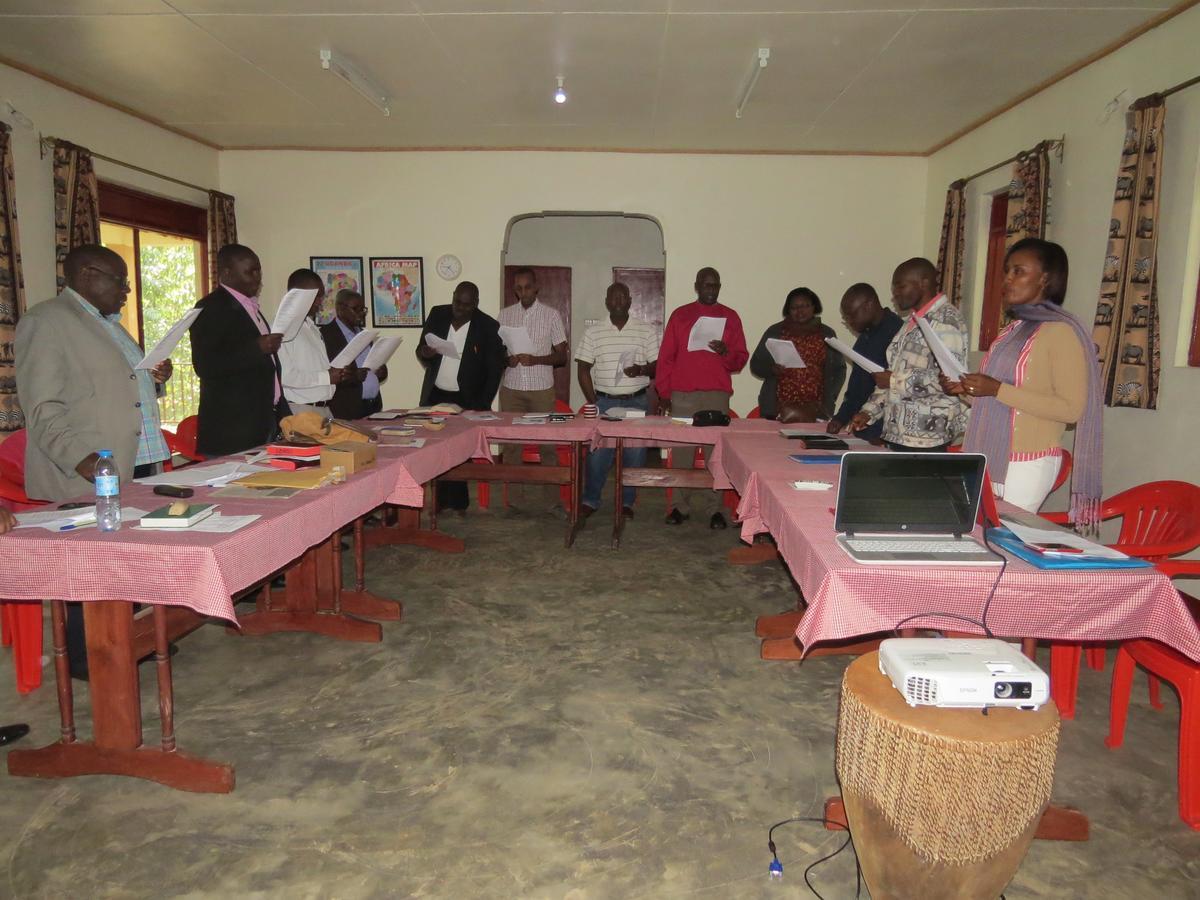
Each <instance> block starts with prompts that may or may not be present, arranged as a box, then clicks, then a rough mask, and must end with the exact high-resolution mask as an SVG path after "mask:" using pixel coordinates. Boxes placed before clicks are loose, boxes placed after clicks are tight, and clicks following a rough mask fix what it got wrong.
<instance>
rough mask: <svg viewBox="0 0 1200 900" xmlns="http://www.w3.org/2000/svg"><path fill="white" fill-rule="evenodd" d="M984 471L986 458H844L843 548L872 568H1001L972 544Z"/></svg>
mask: <svg viewBox="0 0 1200 900" xmlns="http://www.w3.org/2000/svg"><path fill="white" fill-rule="evenodd" d="M986 465H987V460H986V457H984V455H983V454H982V453H862V452H854V451H851V452H849V453H846V454H844V455H843V456H842V466H841V471H840V473H839V479H838V499H837V507H836V508H835V512H834V527H835V528H836V530H837V542H838V545H839V546H840V547H841V548H842V549H843V550H845V551H846V553H847V554H848V555H849V556H850V558H851V559H853V560H855V561H856V562H860V563H867V564H873V565H950V566H965V565H976V566H977V565H1000V564H1001V562H1002V561H1003V558H1002V557H1001V556H1000V555H999V554H996V553H992V552H991V551H989V550H988V549H987V548H986V547H984V546H983V545H982V544H980V543H979V542H978V541H976V540H975V539H974V538H973V537H971V529H972V528H974V526H975V519H976V516H977V514H978V512H979V497H980V493H981V491H982V488H983V484H984V472H985V467H986Z"/></svg>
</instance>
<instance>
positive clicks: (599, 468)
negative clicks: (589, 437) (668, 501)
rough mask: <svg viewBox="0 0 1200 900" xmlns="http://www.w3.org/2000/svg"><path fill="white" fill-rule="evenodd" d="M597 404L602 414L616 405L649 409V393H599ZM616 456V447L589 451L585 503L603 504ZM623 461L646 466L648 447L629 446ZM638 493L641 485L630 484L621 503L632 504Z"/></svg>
mask: <svg viewBox="0 0 1200 900" xmlns="http://www.w3.org/2000/svg"><path fill="white" fill-rule="evenodd" d="M596 406H597V407H599V409H600V415H604V414H605V413H606V412H608V411H609V410H610V409H612V408H613V407H614V406H620V407H623V408H625V409H640V410H642V411H643V412H644V411H645V410H646V393H645V392H642V393H641V394H639V395H638V396H636V397H606V396H605V395H604V394H597V395H596ZM615 456H616V450H614V449H613V448H612V447H603V448H601V449H599V450H592V451H591V452H589V453H588V456H587V477H586V478H584V481H583V505H584V506H590V507H591V508H592V509H599V508H600V493H601V491H603V490H604V482H606V481H608V470H609V469H611V468H612V465H613V458H614V457H615ZM621 462H622V464H624V465H626V466H634V467H640V466H644V465H645V464H646V448H645V447H635V448H632V449H629V450H626V451H625V452H624V453H623V454H622V456H621ZM635 497H637V488H632V487H626V488H625V489H623V490H622V491H621V505H622V506H630V507H632V506H633V501H634V498H635Z"/></svg>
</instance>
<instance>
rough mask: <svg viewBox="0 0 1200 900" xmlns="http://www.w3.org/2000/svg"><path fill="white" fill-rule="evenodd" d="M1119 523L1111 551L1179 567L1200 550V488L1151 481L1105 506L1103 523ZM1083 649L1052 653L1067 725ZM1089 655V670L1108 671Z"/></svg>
mask: <svg viewBox="0 0 1200 900" xmlns="http://www.w3.org/2000/svg"><path fill="white" fill-rule="evenodd" d="M1042 517H1043V518H1045V519H1049V520H1050V521H1051V522H1055V523H1057V524H1059V525H1065V524H1067V514H1066V513H1043V514H1042ZM1118 517H1120V518H1121V530H1120V533H1119V534H1118V535H1117V540H1116V542H1115V543H1113V544H1109V546H1110V547H1112V548H1113V549H1115V550H1120V551H1121V552H1122V553H1126V554H1128V555H1129V556H1138V557H1141V558H1142V559H1146V560H1149V561H1150V562H1153V563H1155V564H1159V565H1160V567H1161V566H1162V564H1166V563H1168V562H1170V563H1171V564H1175V563H1177V562H1178V561H1172V560H1170V557H1172V556H1182V555H1183V554H1185V553H1190V552H1191V551H1193V550H1195V549H1196V548H1197V547H1200V487H1197V486H1196V485H1194V484H1190V483H1189V482H1186V481H1151V482H1148V483H1147V484H1140V485H1138V486H1136V487H1132V488H1130V489H1129V490H1127V491H1122V492H1121V493H1119V494H1116V495H1114V496H1113V497H1110V498H1109V499H1107V500H1105V501H1104V502H1103V503H1101V505H1100V518H1101V519H1102V520H1108V519H1115V518H1118ZM1081 649H1082V647H1081V645H1080V644H1076V643H1060V642H1056V643H1054V644H1052V645H1051V648H1050V686H1051V693H1052V694H1053V695H1054V699H1055V702H1056V703H1058V707H1059V714H1060V715H1061V716H1062V717H1063V718H1064V719H1072V718H1074V717H1075V696H1076V693H1077V689H1078V684H1079V657H1080V655H1081V654H1080V651H1081ZM1088 654H1089V659H1088V665H1089V666H1090V667H1091V668H1095V669H1103V668H1104V648H1103V647H1093V648H1088ZM1153 690H1155V691H1156V690H1157V686H1154V688H1153Z"/></svg>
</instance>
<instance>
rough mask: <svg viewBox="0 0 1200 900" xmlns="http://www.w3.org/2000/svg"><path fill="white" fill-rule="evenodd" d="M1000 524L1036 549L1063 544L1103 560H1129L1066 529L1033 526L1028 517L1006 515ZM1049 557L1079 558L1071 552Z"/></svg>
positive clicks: (1048, 552)
mask: <svg viewBox="0 0 1200 900" xmlns="http://www.w3.org/2000/svg"><path fill="white" fill-rule="evenodd" d="M1000 522H1001V523H1002V524H1003V525H1004V527H1005V528H1007V529H1008V530H1009V531H1011V532H1012V533H1013V534H1015V535H1016V536H1017V537H1019V538H1020V539H1021V540H1022V541H1024V542H1025V543H1026V544H1031V545H1033V546H1035V547H1036V546H1038V545H1039V544H1062V545H1063V546H1065V547H1074V548H1076V549H1078V550H1080V551H1082V553H1083V554H1084V555H1086V556H1091V557H1100V558H1102V559H1126V558H1127V557H1126V556H1125V554H1124V553H1122V552H1121V551H1120V550H1113V549H1112V548H1111V547H1105V546H1104V545H1103V544H1097V543H1096V542H1095V541H1089V540H1088V539H1087V538H1085V537H1083V535H1079V534H1076V533H1075V532H1073V531H1068V530H1067V529H1065V528H1053V527H1050V528H1043V527H1041V526H1040V525H1031V524H1029V523H1028V518H1027V517H1026V516H1020V517H1018V516H1017V515H1016V514H1012V513H1005V514H1004V515H1002V516H1001V517H1000ZM1047 555H1053V556H1079V554H1078V553H1070V552H1069V551H1068V552H1067V553H1054V551H1047Z"/></svg>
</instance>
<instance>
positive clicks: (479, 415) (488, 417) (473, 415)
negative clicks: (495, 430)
mask: <svg viewBox="0 0 1200 900" xmlns="http://www.w3.org/2000/svg"><path fill="white" fill-rule="evenodd" d="M463 418H464V419H467V420H468V421H471V422H495V421H498V420H499V418H500V417H499V416H498V415H496V414H495V413H493V412H465V413H463Z"/></svg>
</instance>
